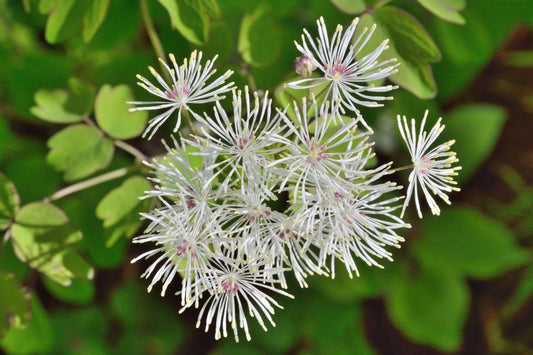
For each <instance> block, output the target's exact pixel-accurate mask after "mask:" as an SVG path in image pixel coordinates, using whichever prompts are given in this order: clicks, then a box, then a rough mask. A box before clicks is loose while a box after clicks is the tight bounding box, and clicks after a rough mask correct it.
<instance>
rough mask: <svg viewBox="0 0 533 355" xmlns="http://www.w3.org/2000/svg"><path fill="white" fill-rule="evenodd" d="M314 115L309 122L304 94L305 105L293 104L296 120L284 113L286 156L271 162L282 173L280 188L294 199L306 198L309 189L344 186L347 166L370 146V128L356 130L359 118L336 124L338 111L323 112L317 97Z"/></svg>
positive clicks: (314, 103)
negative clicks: (290, 135) (290, 139)
mask: <svg viewBox="0 0 533 355" xmlns="http://www.w3.org/2000/svg"><path fill="white" fill-rule="evenodd" d="M312 105H313V108H314V112H315V116H314V119H313V122H309V121H310V118H309V117H308V114H307V112H308V109H309V106H308V105H307V102H306V100H305V98H304V101H303V109H300V108H299V107H298V105H297V104H296V103H295V104H294V110H295V112H296V116H297V122H296V124H295V123H293V121H292V120H291V119H290V118H288V117H287V116H285V115H284V114H282V116H283V118H284V120H285V124H286V125H287V128H288V131H289V133H291V134H293V135H294V138H293V141H289V142H288V143H287V144H288V147H287V149H286V152H285V154H284V156H283V157H282V158H280V159H278V160H276V161H274V162H273V163H271V164H270V166H271V167H274V168H275V172H276V173H277V174H278V175H280V183H281V185H280V189H284V188H285V189H287V190H289V191H290V192H291V193H292V200H293V201H296V200H298V199H303V200H304V202H305V200H306V198H307V197H306V196H307V194H308V193H309V191H312V190H314V189H317V190H319V191H321V190H322V189H324V188H325V187H328V188H333V189H336V190H342V189H343V185H344V184H345V178H346V176H347V175H348V174H349V173H348V172H347V171H346V169H345V167H347V166H349V163H350V162H352V161H354V160H359V159H360V158H359V156H358V153H360V152H361V151H364V150H365V149H367V148H368V147H369V146H370V145H369V144H368V143H367V138H368V135H369V132H366V131H365V132H360V131H358V130H357V123H358V119H352V120H350V121H349V122H346V123H343V124H341V125H340V126H336V125H335V124H334V121H335V118H336V116H335V115H332V114H331V113H329V112H327V110H326V111H323V112H322V113H320V111H319V110H318V107H317V103H316V101H315V100H313V102H312Z"/></svg>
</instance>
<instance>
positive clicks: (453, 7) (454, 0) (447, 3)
mask: <svg viewBox="0 0 533 355" xmlns="http://www.w3.org/2000/svg"><path fill="white" fill-rule="evenodd" d="M418 2H419V3H420V5H422V6H424V7H425V8H426V9H428V10H429V11H431V12H432V13H434V14H435V15H437V16H438V17H440V18H442V19H443V20H446V21H449V22H452V23H457V24H460V25H464V23H465V19H464V18H463V16H461V15H460V14H459V11H461V10H462V9H464V7H465V5H466V3H465V0H418Z"/></svg>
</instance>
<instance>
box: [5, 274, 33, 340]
mask: <svg viewBox="0 0 533 355" xmlns="http://www.w3.org/2000/svg"><path fill="white" fill-rule="evenodd" d="M30 301H31V295H30V293H29V292H28V290H27V289H26V288H25V287H24V286H22V285H21V284H20V282H19V280H17V278H16V277H15V275H13V274H12V273H9V272H5V271H0V340H1V339H2V338H3V337H4V336H5V335H6V334H7V332H8V330H9V329H10V328H11V327H15V328H25V327H27V326H28V324H29V323H30V319H31V303H30Z"/></svg>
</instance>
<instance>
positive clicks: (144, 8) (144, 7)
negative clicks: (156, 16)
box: [141, 0, 172, 83]
mask: <svg viewBox="0 0 533 355" xmlns="http://www.w3.org/2000/svg"><path fill="white" fill-rule="evenodd" d="M141 15H142V18H143V22H144V27H145V28H146V32H147V33H148V37H149V38H150V42H151V43H152V47H153V48H154V52H155V54H156V55H157V56H158V57H159V58H161V59H162V60H165V50H164V49H163V45H162V44H161V41H160V40H159V36H158V35H157V32H156V31H155V28H154V23H153V21H152V17H150V11H148V4H147V2H146V0H141ZM159 64H160V66H161V71H162V72H163V75H164V76H165V79H167V81H168V82H170V83H172V78H171V77H170V74H169V73H168V71H167V70H166V69H165V66H164V65H163V63H161V62H160V63H159Z"/></svg>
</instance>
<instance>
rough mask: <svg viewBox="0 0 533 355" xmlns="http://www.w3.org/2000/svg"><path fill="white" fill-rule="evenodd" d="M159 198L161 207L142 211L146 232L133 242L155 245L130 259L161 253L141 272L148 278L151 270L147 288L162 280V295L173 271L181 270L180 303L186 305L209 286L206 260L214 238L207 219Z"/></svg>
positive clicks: (136, 259)
mask: <svg viewBox="0 0 533 355" xmlns="http://www.w3.org/2000/svg"><path fill="white" fill-rule="evenodd" d="M160 200H161V201H162V203H163V207H159V208H156V209H154V210H152V211H151V212H150V213H146V214H143V217H145V218H146V219H148V220H150V221H151V223H150V225H149V226H148V227H147V228H146V230H145V234H144V235H141V236H139V237H135V238H134V239H133V242H134V243H155V248H153V249H152V250H150V251H147V252H145V253H143V254H141V255H139V256H138V257H136V258H135V259H133V260H132V261H131V262H132V263H134V262H136V261H138V260H140V259H147V258H150V257H152V256H155V255H157V254H160V255H159V257H158V258H157V259H156V260H155V261H154V262H153V263H152V264H151V265H150V266H149V267H148V269H147V270H146V271H145V272H144V274H143V275H142V277H146V278H149V277H150V276H152V274H153V278H152V282H151V283H150V285H149V286H148V292H150V291H151V289H152V287H153V286H154V285H155V284H156V283H157V282H158V281H160V280H161V282H163V287H162V290H161V296H164V295H165V292H166V289H167V287H168V286H169V285H170V283H171V282H172V280H173V279H174V277H175V276H176V274H178V273H181V274H182V275H181V276H182V289H181V291H180V292H181V295H182V300H181V303H182V305H185V304H186V303H188V302H189V301H190V300H191V298H195V297H196V296H198V295H201V294H202V293H203V292H204V291H205V290H206V289H208V288H210V287H212V286H211V284H210V282H211V279H210V278H209V275H210V273H211V272H212V270H211V269H210V267H209V260H210V259H211V258H212V257H213V255H214V252H213V250H212V249H214V248H213V245H214V244H216V241H215V240H214V239H213V236H212V234H211V230H212V228H211V226H209V223H210V222H207V224H202V223H198V221H196V220H195V219H194V218H193V217H192V216H191V215H190V214H189V213H188V211H187V210H182V209H178V210H176V209H175V208H174V206H173V205H171V204H170V203H168V202H167V201H165V200H164V199H162V198H160ZM193 280H194V282H193ZM195 299H197V297H196V298H195Z"/></svg>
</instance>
